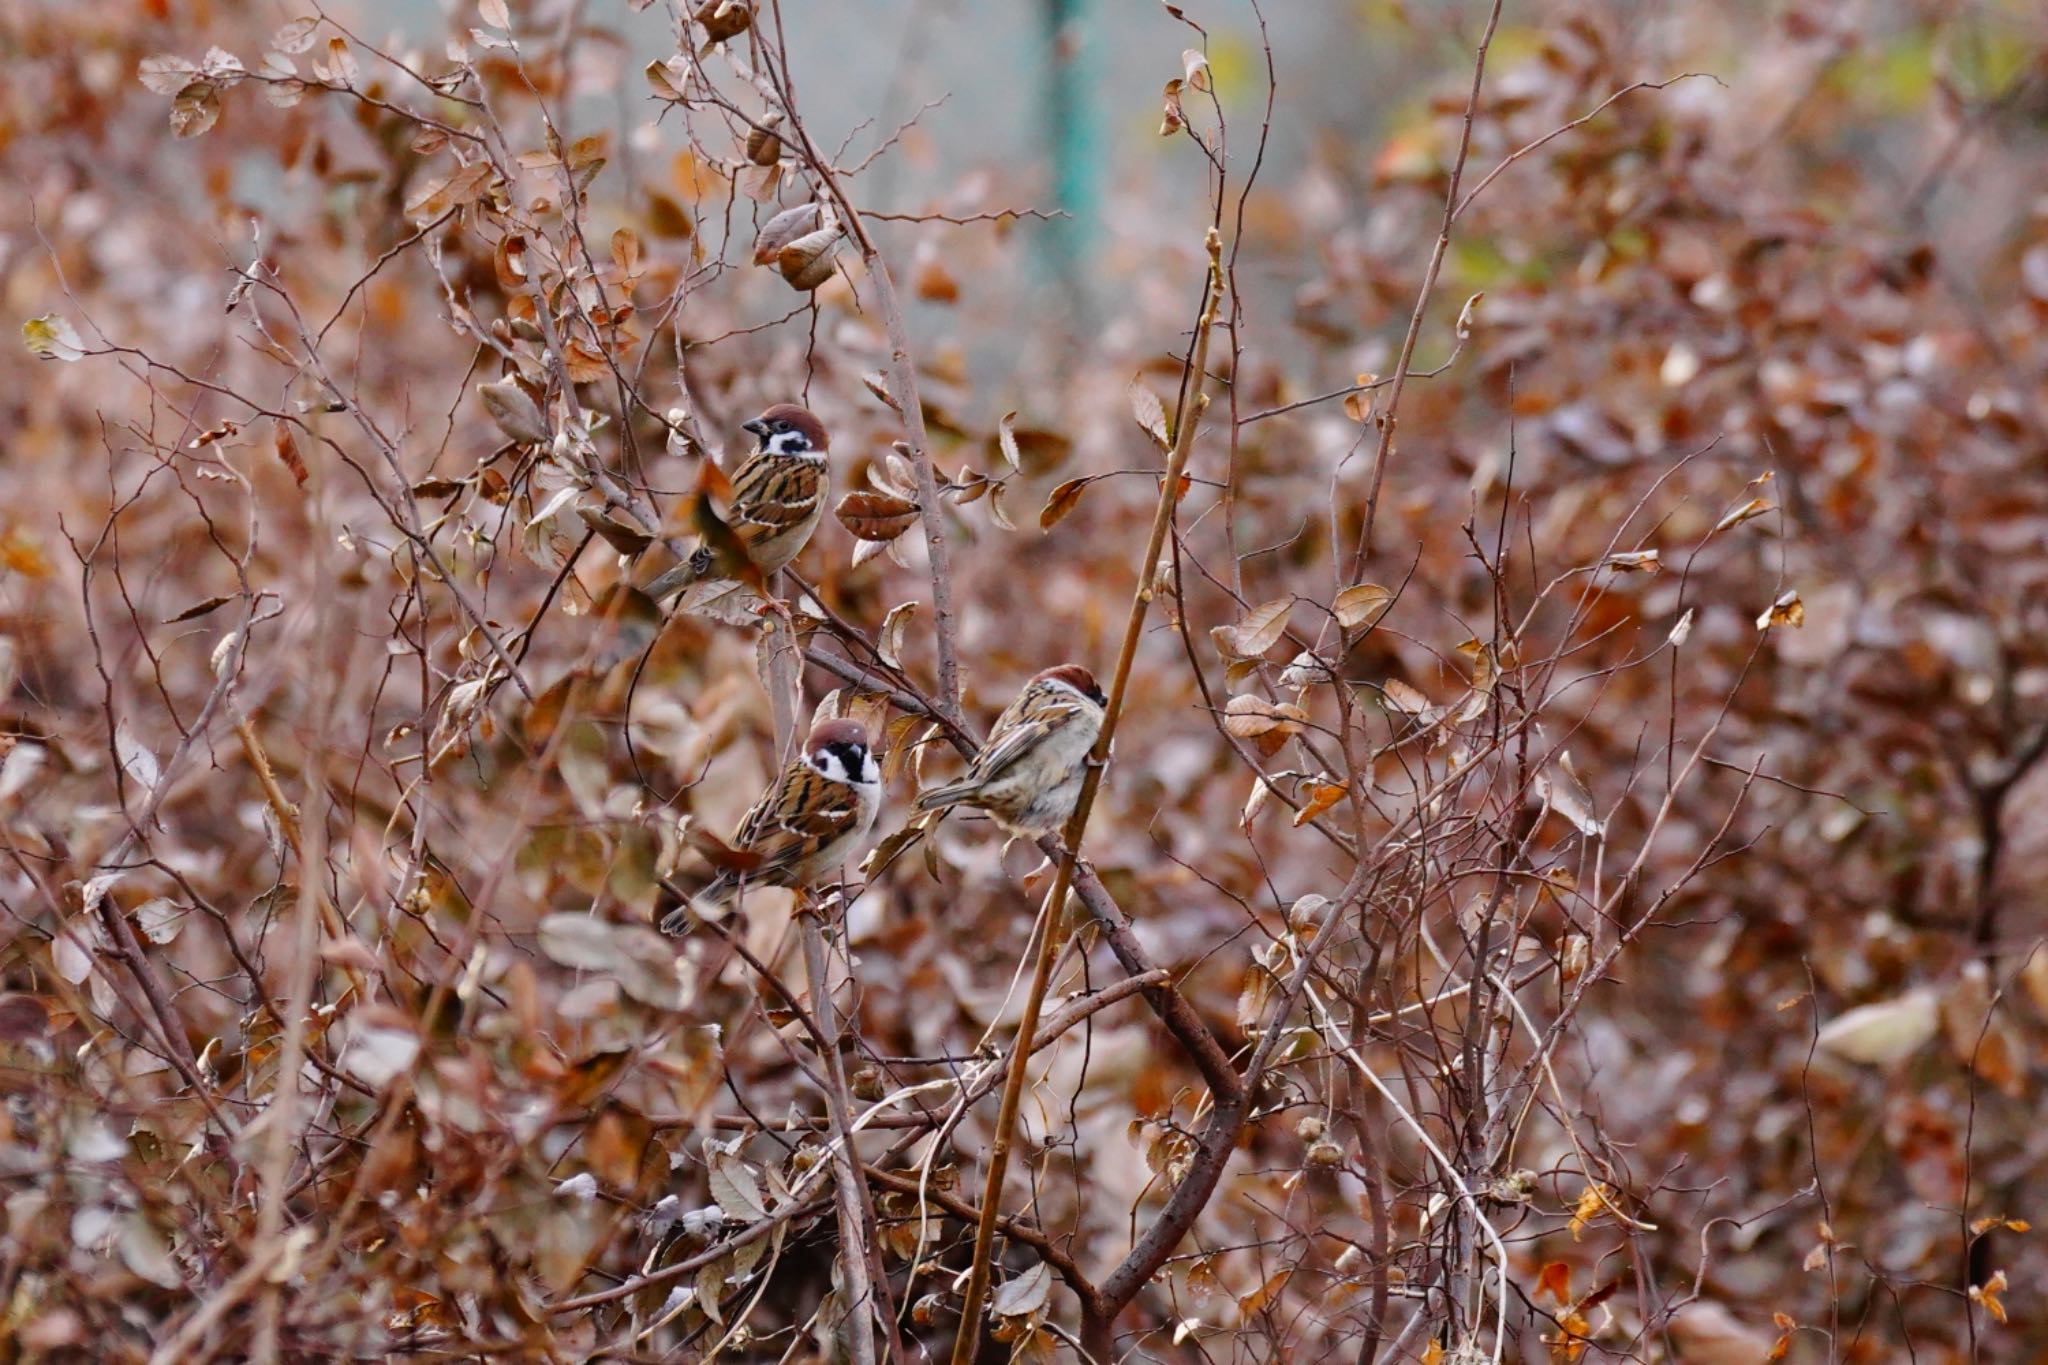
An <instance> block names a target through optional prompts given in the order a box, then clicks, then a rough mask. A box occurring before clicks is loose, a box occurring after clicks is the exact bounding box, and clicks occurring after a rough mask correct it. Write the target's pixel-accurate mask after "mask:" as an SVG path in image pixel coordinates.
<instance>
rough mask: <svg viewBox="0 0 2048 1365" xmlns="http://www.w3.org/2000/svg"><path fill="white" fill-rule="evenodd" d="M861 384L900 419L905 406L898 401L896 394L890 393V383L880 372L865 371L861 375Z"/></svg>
mask: <svg viewBox="0 0 2048 1365" xmlns="http://www.w3.org/2000/svg"><path fill="white" fill-rule="evenodd" d="M860 382H861V383H863V384H865V385H867V390H868V392H869V393H871V394H873V395H874V396H875V397H877V398H879V399H881V400H882V403H883V405H884V406H885V407H887V408H888V409H889V411H891V412H893V413H895V414H896V415H897V416H898V417H901V416H902V415H903V404H902V403H901V402H899V401H898V400H897V398H896V395H895V394H893V393H891V392H889V381H888V379H887V378H885V377H884V376H883V374H882V372H881V371H880V370H867V371H864V372H863V373H862V374H861V377H860Z"/></svg>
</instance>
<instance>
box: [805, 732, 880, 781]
mask: <svg viewBox="0 0 2048 1365" xmlns="http://www.w3.org/2000/svg"><path fill="white" fill-rule="evenodd" d="M804 755H805V756H806V757H807V758H808V759H809V760H810V764H811V766H812V767H813V768H816V769H817V770H818V771H819V772H821V773H823V774H825V776H827V777H830V778H833V779H834V780H836V781H840V782H879V781H881V780H882V772H881V769H880V768H879V767H878V766H877V765H876V763H875V756H874V750H873V749H872V748H870V747H869V745H868V732H867V728H866V727H865V726H863V725H862V724H861V723H860V722H859V721H857V720H846V719H843V718H842V719H839V720H821V721H819V722H818V723H817V724H816V725H813V726H812V727H811V733H810V737H809V738H808V739H806V740H805V741H804Z"/></svg>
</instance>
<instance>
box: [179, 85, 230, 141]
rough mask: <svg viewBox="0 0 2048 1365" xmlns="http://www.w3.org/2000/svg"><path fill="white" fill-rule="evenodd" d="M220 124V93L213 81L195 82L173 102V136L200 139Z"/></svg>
mask: <svg viewBox="0 0 2048 1365" xmlns="http://www.w3.org/2000/svg"><path fill="white" fill-rule="evenodd" d="M218 122H220V91H219V90H218V89H217V88H216V87H215V86H214V84H213V82H212V81H204V80H201V81H194V82H192V83H191V84H190V85H188V86H186V87H185V88H184V89H183V90H180V91H179V92H178V95H177V98H176V99H174V100H172V101H171V136H173V137H180V138H187V137H199V136H200V135H202V134H204V133H206V132H208V131H209V130H211V129H212V127H213V125H214V124H216V123H218Z"/></svg>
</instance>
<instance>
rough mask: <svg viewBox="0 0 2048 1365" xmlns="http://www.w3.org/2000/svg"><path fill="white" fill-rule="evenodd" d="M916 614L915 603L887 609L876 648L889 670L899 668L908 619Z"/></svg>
mask: <svg viewBox="0 0 2048 1365" xmlns="http://www.w3.org/2000/svg"><path fill="white" fill-rule="evenodd" d="M916 614H917V603H915V602H903V603H900V604H898V605H896V606H893V607H891V608H889V614H888V615H887V616H885V617H883V618H882V629H881V631H880V632H879V633H878V635H877V636H876V647H877V649H878V650H879V652H880V653H881V656H882V662H883V663H885V664H887V665H889V667H891V668H897V667H900V664H901V660H900V656H901V654H902V652H903V635H904V632H905V631H907V630H908V629H909V628H910V618H911V617H913V616H915V615H916ZM869 733H873V732H872V731H870V732H869Z"/></svg>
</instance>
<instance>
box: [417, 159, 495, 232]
mask: <svg viewBox="0 0 2048 1365" xmlns="http://www.w3.org/2000/svg"><path fill="white" fill-rule="evenodd" d="M493 174H494V172H493V171H492V169H491V163H490V162H488V161H478V162H476V163H475V164H473V165H469V166H458V167H456V168H455V169H454V170H452V171H450V172H449V173H448V174H446V175H444V176H439V177H437V178H435V179H433V180H429V181H428V182H427V183H426V184H425V185H423V186H421V187H420V190H419V192H418V193H417V194H415V195H414V196H413V197H412V198H411V199H409V200H407V201H406V204H405V216H406V217H408V218H410V219H412V220H413V221H414V222H415V223H426V222H431V221H433V220H434V219H436V218H439V217H440V216H441V215H442V214H444V213H447V212H448V211H450V210H451V209H459V208H461V207H463V206H464V205H466V204H472V203H475V202H476V200H477V198H478V197H479V196H481V195H482V194H483V192H484V187H485V186H486V185H488V184H489V183H490V180H491V176H492V175H493Z"/></svg>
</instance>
